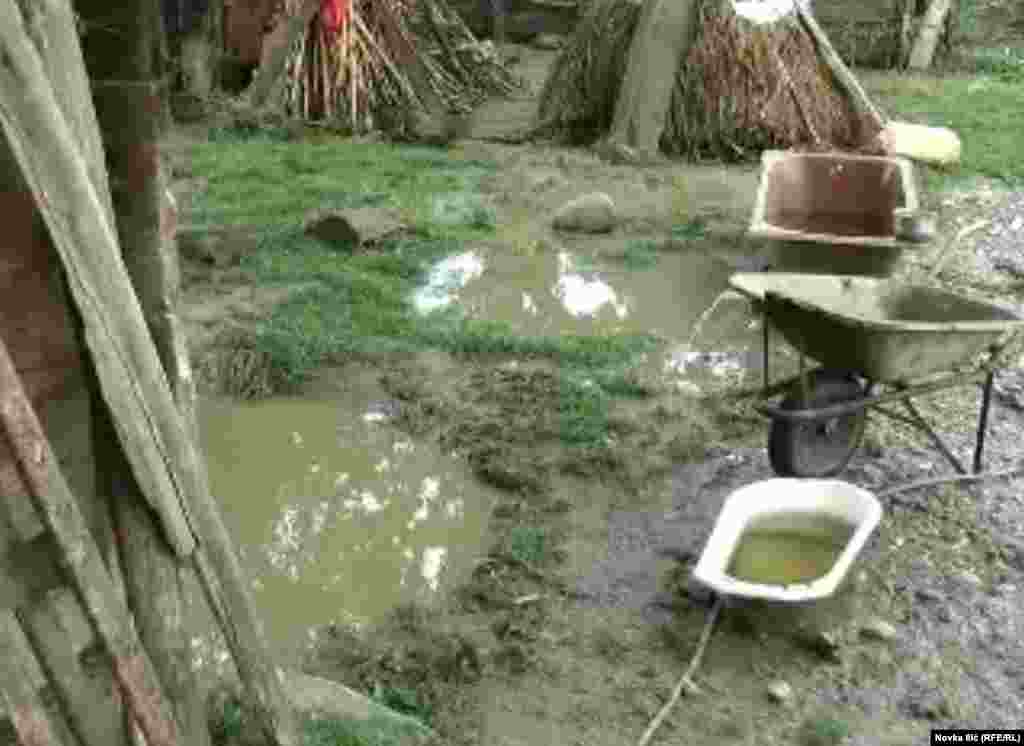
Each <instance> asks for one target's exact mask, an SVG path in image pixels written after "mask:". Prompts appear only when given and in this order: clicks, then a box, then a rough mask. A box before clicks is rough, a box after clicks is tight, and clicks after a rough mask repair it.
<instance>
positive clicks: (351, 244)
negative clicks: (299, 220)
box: [304, 207, 404, 251]
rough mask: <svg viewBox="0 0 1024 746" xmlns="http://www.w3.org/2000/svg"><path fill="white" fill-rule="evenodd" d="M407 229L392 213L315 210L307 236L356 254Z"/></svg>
mask: <svg viewBox="0 0 1024 746" xmlns="http://www.w3.org/2000/svg"><path fill="white" fill-rule="evenodd" d="M403 227H404V226H403V225H402V223H401V221H399V220H398V219H397V218H396V217H395V216H394V215H392V214H391V213H390V212H389V211H388V210H385V209H383V208H378V207H361V208H356V209H351V210H312V211H311V212H310V213H309V214H308V215H307V216H306V220H305V223H304V231H305V233H306V234H307V235H310V236H313V237H314V238H318V239H320V240H321V241H323V242H324V243H327V244H330V245H331V246H333V247H335V248H338V249H343V250H346V251H354V250H355V249H357V248H359V247H360V246H362V245H364V244H368V243H373V242H375V241H379V240H380V239H382V238H386V237H387V236H389V235H392V234H394V233H397V232H399V231H401V230H402V228H403Z"/></svg>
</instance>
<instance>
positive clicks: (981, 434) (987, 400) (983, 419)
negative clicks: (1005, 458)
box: [974, 370, 996, 474]
mask: <svg viewBox="0 0 1024 746" xmlns="http://www.w3.org/2000/svg"><path fill="white" fill-rule="evenodd" d="M995 377H996V374H995V371H991V370H990V371H989V372H988V375H986V376H985V384H984V387H983V388H982V395H981V414H980V415H979V417H978V442H977V444H976V445H975V446H974V473H975V474H979V473H980V472H981V457H982V453H983V452H984V450H985V431H986V430H987V429H988V410H989V405H990V404H991V403H992V384H993V383H994V382H995Z"/></svg>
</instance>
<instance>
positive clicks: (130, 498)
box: [75, 0, 210, 746]
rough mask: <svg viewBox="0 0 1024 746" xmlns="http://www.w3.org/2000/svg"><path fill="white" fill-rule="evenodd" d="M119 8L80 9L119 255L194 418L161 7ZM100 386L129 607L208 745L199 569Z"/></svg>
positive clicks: (105, 473) (110, 494) (99, 408)
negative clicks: (158, 504) (133, 461)
mask: <svg viewBox="0 0 1024 746" xmlns="http://www.w3.org/2000/svg"><path fill="white" fill-rule="evenodd" d="M116 7H117V8H118V9H119V12H118V13H117V14H116V15H115V14H113V13H111V11H110V3H109V2H107V0H77V2H76V4H75V8H76V10H77V11H78V13H79V14H80V16H81V17H82V19H83V20H84V21H85V22H86V23H87V24H89V25H90V26H91V27H92V28H93V29H94V30H93V31H92V32H91V33H89V34H88V35H87V37H86V40H85V44H84V47H85V64H86V67H87V70H88V73H89V80H90V81H91V83H92V91H93V102H94V105H95V109H96V120H97V121H98V123H99V128H100V132H101V133H102V136H103V141H104V144H105V145H106V153H107V159H106V160H107V168H108V170H109V181H110V191H111V197H112V200H113V206H114V224H115V225H116V227H117V235H118V243H119V244H120V248H121V256H122V258H123V260H124V263H125V268H126V269H127V271H128V276H129V278H130V279H131V281H132V285H133V286H134V288H135V294H136V297H137V298H138V299H139V304H140V306H141V308H142V311H143V315H144V318H145V321H146V325H147V327H148V328H149V331H150V334H151V335H152V336H153V341H154V344H155V345H156V351H157V356H158V357H159V358H160V362H161V365H162V368H163V370H164V372H165V373H166V374H167V378H168V383H169V384H170V386H171V390H172V393H173V395H174V398H175V400H176V401H177V402H178V404H179V409H181V410H182V411H183V413H187V411H188V408H189V407H190V406H191V402H192V398H191V393H192V390H191V387H190V386H189V385H188V383H189V380H190V379H189V376H188V370H187V368H186V369H185V370H184V371H183V370H182V365H183V364H184V365H187V364H188V361H187V356H186V355H184V354H183V353H182V352H181V351H180V350H179V347H180V349H181V350H184V345H185V342H184V340H183V339H180V338H179V337H176V336H174V335H173V331H174V329H176V328H177V327H176V326H174V323H175V322H176V318H175V317H174V306H175V304H176V301H177V292H178V272H179V269H178V264H177V250H176V246H175V245H174V244H173V229H174V226H173V224H169V223H172V222H173V221H172V220H171V216H170V215H168V214H167V213H168V210H167V203H166V194H167V191H166V185H165V183H164V178H163V168H162V164H161V159H160V148H159V142H160V136H161V134H162V127H163V122H164V120H163V117H162V112H163V109H164V106H163V104H164V102H163V95H162V91H161V89H160V83H159V81H157V80H155V76H156V66H157V60H158V58H159V54H160V44H161V36H162V29H161V24H160V20H161V19H160V5H159V1H158V0H129V1H128V2H121V3H118V4H117V6H116ZM166 233H169V234H170V238H169V239H167V238H166V237H165V234H166ZM183 359H184V362H183V363H182V360H183ZM92 378H93V380H92V381H91V383H92V384H93V387H94V389H96V390H95V392H94V402H95V404H94V407H93V430H94V444H95V445H94V448H95V458H96V467H97V480H98V493H99V494H100V495H102V496H103V497H104V498H106V501H107V503H108V505H109V511H110V514H111V515H112V516H114V520H115V522H116V524H117V526H118V531H117V539H118V546H119V556H120V559H121V563H122V566H123V574H124V578H125V587H126V591H127V592H126V599H127V604H128V606H129V608H130V609H131V611H132V615H133V616H134V619H135V622H136V627H137V629H138V632H139V637H140V638H141V639H142V641H143V643H144V644H145V646H146V650H147V651H148V653H149V657H150V660H152V661H153V665H154V667H155V668H156V671H157V674H158V675H159V676H160V680H161V683H162V684H163V687H164V691H165V692H166V693H167V696H168V697H169V698H170V701H171V706H172V708H173V709H174V713H175V715H176V717H177V720H178V726H179V728H180V729H181V733H182V738H184V740H185V742H186V743H188V744H190V746H209V744H210V729H209V725H208V723H207V718H206V708H205V703H204V701H203V692H202V688H201V687H200V686H199V678H198V672H196V671H194V670H193V667H192V650H191V645H190V635H189V630H188V628H187V619H188V613H187V610H188V607H189V601H190V599H189V598H188V593H187V590H186V588H188V586H187V585H186V584H185V583H184V582H182V581H183V579H184V576H185V575H186V574H188V573H189V571H190V570H191V565H190V564H187V563H186V562H185V560H184V559H182V558H179V557H176V556H175V553H174V551H173V549H172V548H171V546H170V545H169V544H168V543H167V542H166V541H165V540H164V538H163V532H162V531H161V530H160V527H159V525H158V524H157V522H156V521H155V520H153V515H152V511H150V510H149V509H148V507H147V505H146V498H145V496H144V495H143V494H142V491H141V490H140V489H139V486H138V485H137V484H136V481H135V479H134V478H133V477H132V469H131V465H130V464H129V463H128V462H127V460H126V459H125V456H124V453H123V448H122V446H121V444H120V443H119V442H118V439H117V433H116V430H115V429H114V425H113V423H112V421H111V414H110V412H109V408H108V407H107V406H106V405H105V403H104V402H103V401H102V397H101V396H100V392H99V389H98V382H97V381H95V376H92ZM183 399H184V400H185V401H184V402H183ZM188 429H189V437H191V438H193V439H194V433H193V432H192V431H191V428H188ZM198 600H200V601H201V599H198Z"/></svg>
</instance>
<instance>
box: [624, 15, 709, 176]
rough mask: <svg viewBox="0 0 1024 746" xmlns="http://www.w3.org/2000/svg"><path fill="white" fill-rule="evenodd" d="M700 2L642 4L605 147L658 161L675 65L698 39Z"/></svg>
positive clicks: (674, 75) (673, 85) (677, 65)
mask: <svg viewBox="0 0 1024 746" xmlns="http://www.w3.org/2000/svg"><path fill="white" fill-rule="evenodd" d="M697 7H698V0H645V2H644V7H643V10H642V11H641V12H640V19H639V20H638V21H637V27H636V31H635V32H634V34H633V41H632V44H631V45H630V49H629V61H628V62H627V63H626V74H625V77H624V78H623V81H622V87H621V88H620V90H619V98H618V101H617V102H616V104H615V118H614V119H613V121H612V127H611V131H610V132H609V134H608V138H607V140H606V143H605V147H606V148H609V147H610V148H612V149H614V148H618V147H621V146H625V147H626V148H628V149H629V150H631V151H632V152H633V153H634V154H635V155H636V156H637V157H639V158H640V159H642V160H648V159H652V158H656V157H657V155H658V146H659V142H660V140H661V135H662V132H663V131H664V129H665V119H666V117H667V115H668V108H669V104H670V103H671V100H672V90H673V88H674V87H675V84H676V72H677V71H678V70H679V61H680V60H681V59H682V58H683V57H684V56H685V55H686V54H687V52H688V51H689V49H690V46H691V45H692V44H693V42H694V39H695V38H696V32H697Z"/></svg>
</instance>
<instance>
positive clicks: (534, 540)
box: [508, 526, 551, 566]
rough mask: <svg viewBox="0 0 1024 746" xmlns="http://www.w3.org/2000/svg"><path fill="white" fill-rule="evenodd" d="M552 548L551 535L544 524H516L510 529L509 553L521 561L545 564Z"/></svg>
mask: <svg viewBox="0 0 1024 746" xmlns="http://www.w3.org/2000/svg"><path fill="white" fill-rule="evenodd" d="M550 550H551V541H550V537H549V536H548V531H547V529H545V528H544V527H542V526H514V527H513V528H512V530H511V531H509V534H508V553H509V554H510V555H511V556H512V557H514V558H515V559H517V560H519V561H520V562H525V563H526V564H528V565H532V566H540V565H543V564H544V562H545V560H546V559H547V555H548V553H549V552H550Z"/></svg>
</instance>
